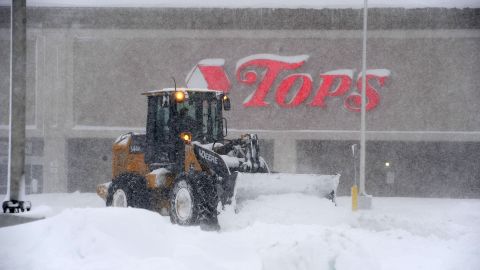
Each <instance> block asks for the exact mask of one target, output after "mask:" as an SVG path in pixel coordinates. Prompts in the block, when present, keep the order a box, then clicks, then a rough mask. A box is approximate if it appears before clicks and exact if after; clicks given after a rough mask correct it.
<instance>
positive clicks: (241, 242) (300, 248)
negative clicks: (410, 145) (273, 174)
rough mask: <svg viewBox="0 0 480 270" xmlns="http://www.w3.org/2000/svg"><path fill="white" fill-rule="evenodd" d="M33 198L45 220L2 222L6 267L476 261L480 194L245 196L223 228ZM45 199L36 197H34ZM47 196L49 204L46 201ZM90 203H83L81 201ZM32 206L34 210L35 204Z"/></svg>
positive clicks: (92, 199)
mask: <svg viewBox="0 0 480 270" xmlns="http://www.w3.org/2000/svg"><path fill="white" fill-rule="evenodd" d="M36 196H37V197H36V198H35V199H33V198H31V200H32V201H33V202H35V201H36V203H37V204H36V205H35V204H34V206H37V207H39V208H41V207H49V208H51V209H52V211H51V212H50V214H54V213H56V211H57V210H60V209H58V208H56V207H54V206H53V205H52V204H53V203H61V204H62V205H63V207H65V209H64V210H63V211H61V212H60V213H59V214H57V215H53V216H51V217H49V218H47V219H44V220H40V221H36V222H32V223H28V224H23V225H17V226H12V227H5V228H1V229H0V239H1V241H0V258H1V260H0V269H136V270H141V269H209V270H211V269H337V270H341V269H472V270H473V269H479V267H480V257H479V256H478V255H479V254H478V251H479V250H480V241H479V240H480V228H479V226H478V224H480V213H479V211H478V209H480V200H457V199H416V198H374V209H373V210H370V211H359V212H357V213H352V212H351V211H350V198H347V197H341V198H339V199H338V207H335V206H334V205H333V204H331V203H330V202H329V201H327V200H325V199H321V198H317V197H312V196H307V195H303V194H284V195H274V196H262V197H259V198H257V199H255V200H249V201H244V202H243V203H242V204H241V205H239V210H240V211H239V212H238V213H237V214H235V213H234V211H233V209H231V208H229V209H226V211H225V212H223V213H222V214H221V215H220V217H219V220H220V224H221V226H222V231H221V232H204V231H201V230H200V229H199V228H197V227H180V226H177V225H172V224H170V220H169V218H168V217H163V216H160V215H158V214H156V213H154V212H150V211H146V210H140V209H132V208H128V209H120V208H105V207H103V205H102V204H101V203H100V202H102V201H101V200H100V199H98V200H97V199H96V195H95V194H81V193H74V194H46V195H36ZM39 202H40V204H38V203H39ZM42 202H43V203H46V204H47V205H45V206H41V204H42ZM78 207H85V208H78ZM34 211H35V210H34Z"/></svg>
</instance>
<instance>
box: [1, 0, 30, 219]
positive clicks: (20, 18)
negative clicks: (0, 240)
mask: <svg viewBox="0 0 480 270" xmlns="http://www.w3.org/2000/svg"><path fill="white" fill-rule="evenodd" d="M10 16H11V25H10V27H11V39H10V49H11V50H10V129H9V138H8V142H9V144H8V157H9V158H8V183H9V184H8V191H7V198H6V200H5V201H4V202H3V204H2V208H3V212H6V211H7V210H9V212H18V211H19V210H20V211H24V210H30V207H31V204H30V202H24V201H23V197H24V195H25V96H26V92H27V91H26V85H27V83H26V81H27V79H26V69H27V68H26V67H27V61H26V58H27V7H26V0H12V8H11V11H10Z"/></svg>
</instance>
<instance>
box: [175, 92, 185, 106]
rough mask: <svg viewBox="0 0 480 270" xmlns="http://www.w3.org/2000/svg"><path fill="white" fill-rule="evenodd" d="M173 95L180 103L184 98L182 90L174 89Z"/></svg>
mask: <svg viewBox="0 0 480 270" xmlns="http://www.w3.org/2000/svg"><path fill="white" fill-rule="evenodd" d="M173 95H174V97H175V101H176V102H177V103H182V102H183V101H184V100H185V93H184V92H182V91H175V93H174V94H173Z"/></svg>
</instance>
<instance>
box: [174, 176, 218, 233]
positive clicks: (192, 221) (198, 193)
mask: <svg viewBox="0 0 480 270" xmlns="http://www.w3.org/2000/svg"><path fill="white" fill-rule="evenodd" d="M217 204H218V195H217V190H216V187H215V180H214V179H213V178H212V177H210V176H208V175H207V174H205V173H195V174H190V175H187V174H185V173H181V174H179V175H178V176H177V178H176V179H175V183H174V186H173V189H172V191H171V192H170V220H171V221H172V223H177V224H179V225H185V226H188V225H200V227H201V228H202V229H204V230H218V229H219V225H218V219H217Z"/></svg>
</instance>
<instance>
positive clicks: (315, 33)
mask: <svg viewBox="0 0 480 270" xmlns="http://www.w3.org/2000/svg"><path fill="white" fill-rule="evenodd" d="M8 12H9V10H8V9H7V8H0V45H1V46H0V57H1V58H0V90H1V91H0V97H1V99H0V136H1V137H4V138H5V137H6V136H8V126H7V125H8V89H9V57H8V55H9V38H10V37H9V30H8V24H9V20H8V18H9V13H8ZM479 17H480V10H479V9H462V10H459V9H440V8H439V9H434V8H433V9H431V8H429V9H372V10H370V11H369V29H370V32H369V40H368V67H369V69H388V70H389V71H390V72H391V75H390V76H389V78H388V80H387V83H386V84H385V85H384V86H379V85H376V86H375V87H376V88H377V90H378V93H379V95H380V103H379V104H378V106H377V107H376V108H375V109H373V110H371V111H369V112H368V113H367V130H368V136H367V139H368V140H369V141H370V142H369V146H368V147H369V148H370V149H368V148H367V150H368V153H369V154H368V157H369V159H370V161H369V164H367V166H368V167H369V168H371V169H368V170H370V171H369V173H370V177H369V178H367V191H370V190H371V192H372V193H373V194H374V195H399V196H409V195H410V196H456V197H459V196H468V197H479V196H480V173H479V172H478V169H477V168H478V167H480V166H479V165H480V164H478V156H477V155H475V153H476V152H477V153H478V151H477V150H478V148H479V144H480V120H479V118H478V115H480V89H479V85H480V76H478V74H480V56H479V55H480V42H479V41H480V30H479V28H480V19H479ZM361 20H362V13H361V10H354V9H341V10H336V9H324V10H306V9H294V10H290V9H127V8H30V9H29V10H28V25H29V29H28V57H27V61H28V66H27V73H28V74H27V76H28V77H27V90H28V94H27V124H28V127H27V135H28V136H29V137H30V138H32V139H34V140H39V141H41V146H42V156H41V157H40V158H35V162H36V163H35V165H40V166H41V174H42V183H43V191H45V192H58V191H67V190H68V191H73V190H77V189H78V190H82V191H93V190H94V186H95V184H97V183H100V182H104V181H107V180H109V179H108V177H109V174H110V171H111V169H110V162H111V153H110V150H109V147H110V145H109V144H110V142H111V141H112V140H113V139H114V138H115V137H117V136H118V135H119V134H121V133H123V132H127V131H131V130H134V131H142V130H144V124H145V118H146V113H145V111H146V105H145V100H144V97H143V96H141V95H140V93H141V92H143V91H145V90H150V89H158V88H163V87H171V86H172V83H171V79H170V77H171V76H175V77H176V78H177V81H179V82H180V84H182V83H184V80H185V78H186V76H187V74H188V72H189V71H190V70H191V69H192V68H193V67H194V66H195V65H196V64H197V63H198V61H200V60H202V59H207V58H223V59H225V66H224V68H225V71H226V73H227V75H228V77H229V79H230V82H231V83H232V87H231V89H230V95H231V97H232V101H233V109H232V111H231V112H229V113H228V114H227V118H228V121H229V127H230V128H231V132H230V133H231V134H232V136H237V135H239V134H241V133H244V132H256V133H258V134H259V136H260V137H261V138H262V139H263V140H265V147H264V152H265V154H266V156H267V157H268V158H267V159H268V160H269V161H270V163H271V164H272V165H273V168H274V170H277V171H285V172H318V173H333V172H336V171H340V172H342V175H343V176H342V180H341V181H342V186H341V193H343V194H345V193H346V192H347V191H348V187H349V186H350V184H351V181H352V178H353V177H352V169H351V167H352V165H351V164H352V160H351V158H350V156H349V152H348V151H349V150H348V149H349V145H350V144H351V143H352V142H355V140H358V138H359V133H358V130H359V114H358V113H355V112H351V111H349V110H347V109H345V107H344V106H343V104H344V100H345V97H346V96H347V95H349V94H352V93H356V92H357V89H356V87H355V85H352V86H351V87H350V88H349V89H348V92H347V93H346V94H345V95H343V96H340V97H329V98H327V99H326V107H324V108H320V107H311V106H308V103H310V102H311V100H312V99H313V96H314V95H315V93H316V91H317V89H318V88H319V86H320V83H321V80H320V76H319V75H320V74H321V73H325V72H328V71H332V70H337V69H354V70H356V71H357V72H356V73H355V77H354V78H356V76H357V75H358V70H359V69H360V68H361V62H360V60H361V34H362V32H361V26H362V21H361ZM259 53H268V54H275V55H281V56H292V55H303V54H307V55H309V59H308V60H307V62H306V63H305V64H304V65H303V66H302V67H300V68H298V69H296V70H293V71H287V72H284V73H282V74H280V75H279V76H278V77H277V78H276V80H275V82H274V84H273V85H272V87H271V89H270V92H269V94H268V95H267V97H266V100H267V101H268V102H269V103H270V105H269V106H267V107H263V108H252V107H248V108H247V107H244V106H243V104H242V103H243V101H244V100H245V99H246V98H247V96H249V95H250V94H251V93H252V92H253V91H254V90H255V89H256V87H257V86H258V82H257V84H254V85H246V84H244V83H241V82H239V81H238V80H237V78H236V76H235V75H236V74H235V67H236V65H237V63H238V61H239V60H240V59H242V58H244V57H247V56H251V55H254V54H259ZM257 71H258V72H259V73H258V74H261V71H262V70H261V69H259V70H257ZM293 73H307V74H310V75H311V76H312V79H313V88H312V93H311V94H310V96H309V97H308V99H307V100H306V101H305V102H303V103H302V104H300V105H299V106H297V107H295V108H282V107H280V106H279V105H278V104H276V102H275V91H276V89H277V88H278V86H279V84H280V82H281V80H282V79H283V78H285V77H286V76H287V75H289V74H293ZM296 87H298V85H296ZM291 97H292V94H290V95H289V98H291ZM452 145H454V147H452ZM467 146H468V147H467ZM312 149H316V150H315V151H312ZM379 149H381V150H382V151H379ZM402 149H409V150H408V151H406V153H405V154H401V153H402ZM422 149H423V150H422ZM425 149H426V150H425ZM455 149H456V150H455ZM459 149H460V150H459ZM438 152H445V153H453V154H451V157H450V158H448V157H445V155H447V156H448V154H445V155H440V156H439V155H435V153H438ZM382 153H390V155H387V156H385V155H383V154H382ZM419 153H424V154H423V157H422V158H421V159H419V160H418V162H417V164H423V166H428V167H429V168H430V169H429V170H430V171H432V172H435V173H432V174H430V175H433V176H431V177H426V176H425V175H423V174H419V172H420V171H421V169H418V168H417V169H414V166H412V165H411V164H409V163H408V162H407V163H405V162H403V161H404V160H408V159H409V160H415V158H416V157H418V156H419V155H418V154H419ZM6 154H7V152H6V151H3V150H2V152H1V155H2V159H1V161H2V164H4V163H5V156H6ZM451 159H454V160H458V159H464V160H465V162H464V163H458V164H457V163H452V162H451ZM387 160H389V161H392V160H394V161H392V163H393V162H394V163H393V164H395V165H397V164H398V165H397V166H396V167H395V170H396V173H395V182H394V184H385V177H386V173H387V172H386V171H385V170H386V169H385V168H383V167H382V168H380V167H381V166H382V165H383V164H384V162H385V161H387ZM27 162H28V160H27ZM32 162H33V161H32ZM401 162H403V163H401ZM378 164H380V165H378ZM445 164H456V165H449V166H450V167H449V166H447V167H446V166H445ZM2 166H3V165H2ZM375 166H380V167H379V168H378V169H375ZM452 166H453V167H452ZM412 168H413V169H412ZM445 168H447V169H445ZM389 170H391V169H389ZM445 170H447V171H445ZM406 171H410V173H409V174H405V172H406ZM439 171H441V172H442V173H438V172H439ZM458 172H462V173H461V174H459V173H458ZM402 173H403V174H402ZM37 174H38V173H37ZM419 178H421V179H419ZM427 178H428V179H429V180H422V179H427ZM2 179H4V178H3V177H2ZM435 179H441V180H439V181H440V182H439V183H437V182H435ZM459 179H460V180H459ZM442 181H443V182H445V183H447V184H446V185H449V186H451V188H447V189H445V188H443V189H442V188H440V187H441V186H442V183H443V182H442ZM458 181H461V182H462V185H458V184H457V185H456V184H455V183H458ZM82 183H84V184H82ZM443 187H445V185H443ZM412 188H413V189H414V190H413V191H412V190H411V189H412ZM423 189H431V190H430V191H429V192H426V191H425V192H424V191H418V190H423ZM415 190H417V191H415ZM462 194H463V195H462ZM465 194H466V195H465Z"/></svg>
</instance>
